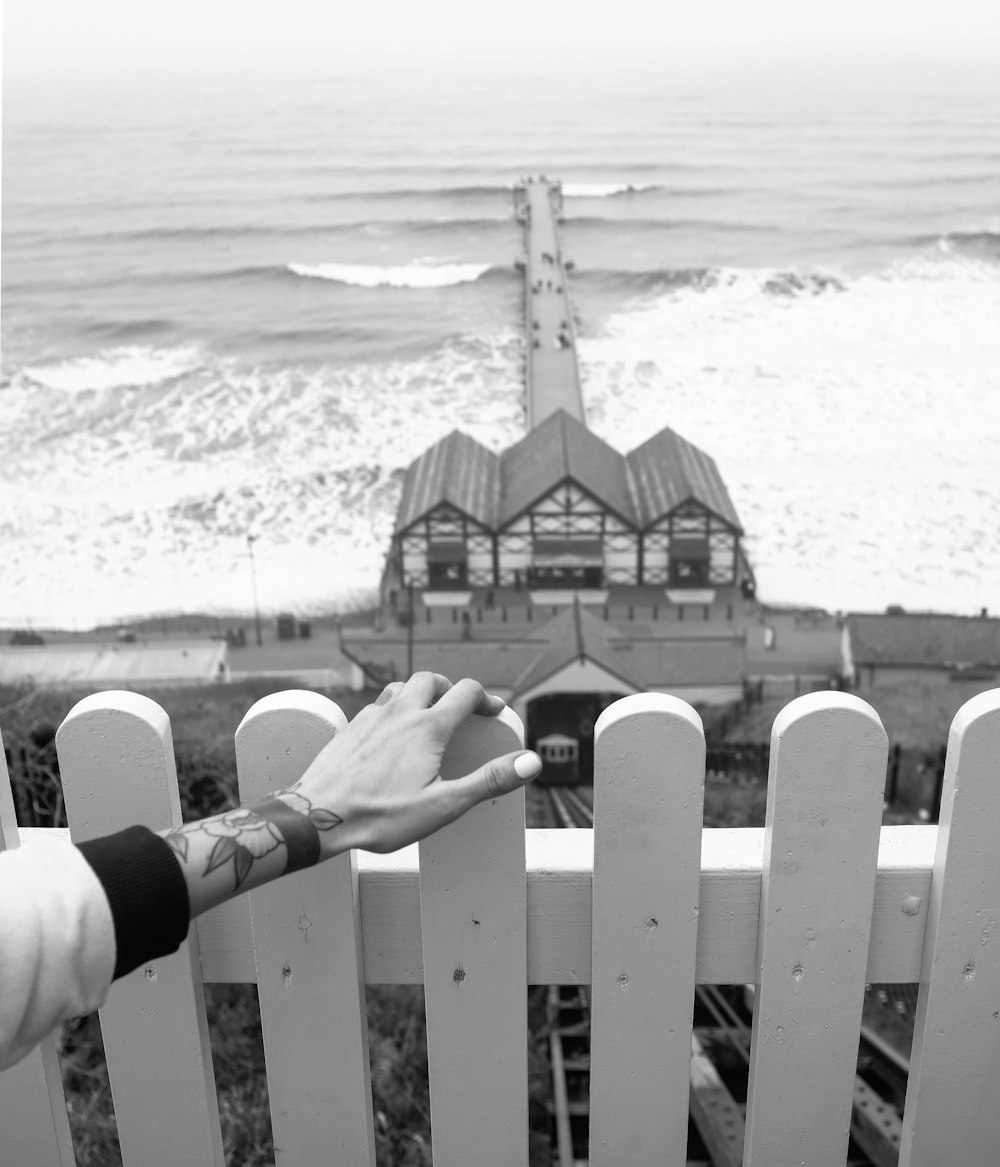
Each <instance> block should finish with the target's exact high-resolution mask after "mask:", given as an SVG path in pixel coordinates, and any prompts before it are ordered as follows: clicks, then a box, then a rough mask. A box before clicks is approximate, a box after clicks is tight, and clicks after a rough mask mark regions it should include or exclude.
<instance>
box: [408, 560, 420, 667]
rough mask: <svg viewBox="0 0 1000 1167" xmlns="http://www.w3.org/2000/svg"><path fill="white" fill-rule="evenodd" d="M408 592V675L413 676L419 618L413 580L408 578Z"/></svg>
mask: <svg viewBox="0 0 1000 1167" xmlns="http://www.w3.org/2000/svg"><path fill="white" fill-rule="evenodd" d="M406 594H407V597H408V601H409V602H408V608H409V612H410V619H409V620H408V621H407V626H406V675H407V677H412V676H413V622H414V620H416V618H417V613H416V612H415V611H414V608H413V580H412V579H411V580H407V583H406Z"/></svg>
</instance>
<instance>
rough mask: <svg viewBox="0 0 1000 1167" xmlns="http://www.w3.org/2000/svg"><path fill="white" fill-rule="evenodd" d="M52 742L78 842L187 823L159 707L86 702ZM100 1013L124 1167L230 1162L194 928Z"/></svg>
mask: <svg viewBox="0 0 1000 1167" xmlns="http://www.w3.org/2000/svg"><path fill="white" fill-rule="evenodd" d="M56 744H57V748H58V752H59V769H60V773H61V775H62V782H63V789H64V791H65V795H66V812H67V815H68V817H69V824H70V830H71V832H72V836H73V839H74V841H75V842H80V841H82V840H84V839H93V838H96V837H99V836H101V835H106V834H109V833H111V832H113V831H119V830H122V829H124V828H125V827H129V826H132V825H134V824H136V823H142V824H143V825H145V826H147V827H149V828H150V830H153V831H160V830H164V829H167V828H170V827H178V826H180V825H181V805H180V796H179V794H178V791H177V778H176V773H175V766H174V748H173V737H172V735H171V732H170V721H169V719H168V717H167V715H166V713H165V712H164V711H163V709H161V708H160V706H159V705H157V704H156V702H154V701H150V700H149V698H148V697H142V696H140V695H139V694H137V693H123V692H113V693H96V694H94V695H93V696H91V697H85V698H84V699H83V700H82V701H80V702H78V703H77V704H76V705H74V707H73V708H72V709H71V710H70V712H69V714H68V715H67V717H66V720H65V721H64V722H63V723H62V725H61V726H60V727H59V732H58V733H57V734H56ZM100 1014H101V1031H102V1033H103V1035H104V1052H105V1054H106V1055H107V1062H108V1073H109V1076H110V1078H111V1093H112V1097H113V1098H114V1102H115V1114H116V1117H117V1121H118V1137H119V1140H120V1142H121V1150H122V1161H123V1163H124V1164H125V1165H126V1167H129V1165H131V1164H142V1165H143V1167H147V1165H148V1167H161V1165H162V1167H176V1164H178V1163H198V1164H205V1165H206V1167H207V1165H208V1164H213V1165H215V1167H224V1163H225V1157H224V1154H223V1148H222V1133H221V1129H220V1126H219V1105H218V1098H217V1095H216V1091H215V1074H214V1071H213V1067H212V1049H211V1044H210V1041H209V1033H208V1022H207V1020H206V1017H205V999H204V989H203V986H202V982H201V971H200V960H199V955H198V937H197V932H196V931H195V930H194V929H192V930H191V931H190V932H189V934H188V939H187V940H186V941H185V942H184V943H183V944H182V945H181V947H180V949H179V950H178V951H177V952H176V953H173V954H172V955H170V956H161V957H159V958H157V959H156V960H155V961H151V962H150V963H149V964H148V965H146V966H145V967H140V968H137V969H135V970H134V971H133V972H131V973H129V974H128V975H127V976H125V977H122V978H121V979H120V980H118V981H117V982H116V983H115V985H114V986H113V987H112V990H111V993H110V995H109V997H108V1000H107V1002H106V1003H105V1005H104V1007H103V1008H102V1009H101V1011H100ZM152 1050H155V1051H156V1056H155V1057H154V1056H152V1055H151V1053H150V1051H152ZM151 1099H155V1105H150V1100H151Z"/></svg>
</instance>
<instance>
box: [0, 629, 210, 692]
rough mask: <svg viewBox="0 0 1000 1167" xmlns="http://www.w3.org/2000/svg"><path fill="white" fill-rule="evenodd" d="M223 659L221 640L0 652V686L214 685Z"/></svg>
mask: <svg viewBox="0 0 1000 1167" xmlns="http://www.w3.org/2000/svg"><path fill="white" fill-rule="evenodd" d="M227 658H228V653H227V648H226V643H225V641H222V640H197V641H181V640H164V641H152V642H149V643H144V644H52V645H44V646H35V645H32V646H30V647H24V648H0V682H19V681H24V680H28V679H30V680H32V681H34V682H35V683H36V684H39V685H77V684H79V685H83V686H87V685H99V686H109V685H115V684H120V685H135V684H153V683H154V682H166V683H171V682H173V683H180V682H184V681H189V682H198V681H214V680H216V679H217V678H218V676H219V665H220V664H223V665H225V662H226V660H227Z"/></svg>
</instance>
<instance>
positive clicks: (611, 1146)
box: [590, 693, 705, 1167]
mask: <svg viewBox="0 0 1000 1167" xmlns="http://www.w3.org/2000/svg"><path fill="white" fill-rule="evenodd" d="M594 753H595V763H594V770H595V773H594V878H593V886H594V892H593V940H592V947H593V959H592V966H593V973H592V981H593V984H592V989H591V1002H592V1005H591V1073H590V1080H591V1098H592V1101H591V1114H590V1163H591V1164H592V1167H621V1165H622V1164H626V1163H629V1164H631V1163H635V1164H640V1163H642V1164H652V1163H684V1162H685V1148H686V1145H687V1132H688V1096H689V1092H690V1081H689V1074H690V1062H691V1020H692V1008H693V1002H694V986H695V953H696V946H697V938H698V911H699V891H700V879H701V831H702V810H703V804H704V791H705V735H704V732H703V729H702V724H701V719H700V718H699V716H698V714H697V713H696V712H695V710H694V709H692V708H691V706H690V705H688V704H687V703H686V702H684V701H681V700H679V699H678V698H676V697H669V696H667V695H665V694H662V693H641V694H636V695H634V696H631V697H625V698H623V699H622V700H619V701H616V702H615V703H614V704H613V705H610V706H609V707H608V708H607V709H606V710H605V711H604V712H603V713H602V714H601V716H600V717H599V718H598V719H597V725H596V727H595V745H594Z"/></svg>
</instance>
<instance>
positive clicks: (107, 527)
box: [0, 256, 1000, 627]
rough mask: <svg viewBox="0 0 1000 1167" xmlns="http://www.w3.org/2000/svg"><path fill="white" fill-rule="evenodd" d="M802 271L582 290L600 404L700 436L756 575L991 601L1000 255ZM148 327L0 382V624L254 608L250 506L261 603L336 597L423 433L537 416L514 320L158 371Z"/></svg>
mask: <svg viewBox="0 0 1000 1167" xmlns="http://www.w3.org/2000/svg"><path fill="white" fill-rule="evenodd" d="M834 274H835V273H834ZM794 275H795V273H789V272H788V271H787V270H785V269H773V270H766V271H765V270H737V269H713V270H712V271H711V272H710V273H708V274H707V275H706V278H704V279H702V280H699V281H696V282H688V283H685V284H682V285H679V286H677V287H673V288H665V289H664V288H660V289H659V290H656V291H647V292H644V293H643V294H640V295H637V296H635V297H634V298H633V299H631V300H630V301H627V302H625V303H623V304H622V305H621V308H620V310H618V311H616V312H614V313H613V314H612V315H611V316H609V317H608V318H607V319H606V320H604V321H600V320H588V319H586V314H585V312H584V318H583V321H582V324H581V328H580V331H579V333H578V351H579V357H580V363H581V369H582V373H583V380H584V399H585V401H586V405H587V420H588V424H589V425H590V427H591V428H592V429H593V430H594V431H595V432H596V433H598V434H599V435H600V436H601V437H603V438H605V439H606V440H607V441H609V442H611V443H612V444H613V445H614V446H616V447H617V448H619V449H621V450H630V449H632V448H634V447H635V446H637V445H638V444H640V443H641V442H643V441H644V440H646V439H647V438H648V437H650V436H651V435H652V434H654V433H656V432H657V431H658V430H659V429H661V428H662V427H663V426H671V427H672V428H674V429H675V430H677V431H678V432H679V433H680V434H682V435H683V436H684V437H686V438H688V439H689V440H690V441H692V442H694V443H695V444H696V445H698V446H700V447H701V448H702V449H704V450H705V451H706V452H707V453H708V454H710V455H711V456H712V457H713V458H714V459H715V460H716V463H717V464H718V467H719V470H720V472H721V474H722V477H723V479H724V481H725V482H726V484H727V486H728V488H729V490H730V492H731V494H732V496H733V499H734V501H735V504H736V507H737V510H738V512H739V514H740V517H741V520H742V522H743V525H744V527H745V529H746V532H747V545H748V549H749V552H750V555H751V559H752V562H753V563H754V565H755V568H756V570H757V574H758V580H759V585H760V589H759V590H760V594H761V595H762V596H764V597H766V598H767V599H769V600H773V601H778V600H787V601H790V602H807V603H817V604H822V605H823V606H826V607H829V608H860V609H881V608H884V607H885V606H886V605H887V604H889V603H901V604H903V605H905V606H906V607H908V608H938V609H945V610H953V611H965V612H976V611H978V610H979V608H980V607H982V606H983V605H987V606H990V607H993V606H995V604H996V599H995V597H996V595H997V593H998V592H1000V537H998V535H997V531H1000V496H998V493H997V491H996V489H995V481H996V470H995V466H996V456H995V435H996V433H998V432H1000V395H998V394H997V393H996V391H995V386H996V369H997V368H998V367H1000V333H998V330H997V329H996V327H995V323H996V320H997V318H998V315H1000V268H998V267H997V266H996V265H993V264H989V263H986V262H978V261H974V260H969V259H966V260H962V259H958V258H954V257H943V256H938V257H934V258H929V257H926V256H925V257H922V258H913V259H910V260H906V261H901V262H899V263H897V264H894V265H892V266H889V267H886V268H884V269H883V270H881V271H878V272H876V273H873V274H870V275H866V276H850V275H842V274H841V275H839V276H838V277H837V280H836V282H833V281H832V280H828V278H827V275H826V274H824V275H823V276H822V278H820V279H813V278H812V277H811V275H810V273H807V272H803V273H799V275H797V276H795V278H791V277H792V276H794ZM581 307H582V306H581ZM140 351H141V353H142V356H141V360H139V359H137V362H136V366H135V368H136V369H138V368H146V369H147V372H148V373H149V375H148V376H146V377H140V376H137V373H136V371H135V369H133V371H131V372H129V373H128V374H127V375H125V374H124V373H122V372H121V369H122V368H124V367H125V365H126V364H127V362H125V361H124V360H123V358H122V355H121V350H109V351H107V352H105V353H103V354H99V357H97V358H88V360H90V361H91V362H94V363H93V364H92V365H90V366H84V365H82V363H81V362H63V363H62V364H53V365H46V366H35V367H33V368H32V369H31V370H22V371H21V372H20V373H15V374H14V375H13V376H12V378H11V384H10V386H9V388H8V389H6V390H5V391H4V392H3V393H0V496H2V497H3V498H4V500H5V506H4V508H3V509H2V510H0V544H2V545H3V546H4V555H3V556H2V557H0V598H2V599H0V624H10V623H24V622H27V621H28V620H30V621H32V622H33V623H35V624H38V625H44V624H52V623H55V624H61V625H67V626H72V625H73V623H74V621H75V622H76V623H77V624H78V626H80V627H86V626H88V624H92V623H94V622H98V621H100V622H104V621H110V620H115V619H120V618H128V617H130V616H132V617H134V616H139V615H143V614H149V613H155V612H158V611H173V612H176V611H197V610H208V611H215V612H220V613H225V612H239V611H242V612H244V613H245V612H248V611H250V610H252V593H251V589H250V572H249V563H248V561H247V557H246V535H247V534H248V533H253V534H256V535H258V536H259V541H258V543H257V544H256V545H255V554H256V560H257V572H258V591H259V596H260V602H261V605H262V607H263V609H264V610H265V611H266V612H277V611H281V610H283V609H290V610H295V611H297V612H299V613H300V614H302V615H306V614H310V613H311V614H318V613H320V612H328V611H331V610H337V609H340V610H343V609H344V608H345V607H347V606H350V605H352V604H358V603H361V602H363V601H365V600H368V599H370V598H371V597H372V595H373V594H374V592H375V589H376V588H377V585H378V581H379V578H380V575H381V571H382V566H383V562H384V555H385V551H386V548H387V546H388V543H389V539H390V537H391V534H392V527H393V521H394V517H395V511H396V507H397V505H398V502H399V497H400V490H401V483H402V476H403V472H404V471H405V468H406V466H407V465H409V463H410V462H411V461H412V460H413V459H415V458H416V457H418V456H419V455H420V454H421V453H422V452H423V451H424V450H425V449H427V447H428V446H429V445H431V443H433V442H435V441H437V440H438V439H439V438H441V437H443V436H444V435H445V434H446V433H448V432H449V431H450V430H452V429H454V428H458V429H460V430H463V431H464V432H466V433H469V434H471V435H472V436H473V437H475V438H477V439H478V440H479V441H481V442H483V443H484V444H486V445H487V446H488V447H489V448H490V449H492V450H495V451H500V450H503V449H505V448H507V447H508V446H509V445H511V444H512V443H513V442H515V441H516V440H517V439H518V438H519V437H521V436H523V433H524V413H523V400H524V399H523V388H522V380H521V362H522V359H523V345H522V340H521V337H520V335H519V333H517V332H516V331H506V332H502V333H497V334H490V335H478V334H468V335H465V336H463V337H461V338H460V339H457V340H454V341H451V342H448V343H447V344H444V345H442V346H441V347H440V348H439V349H438V350H437V351H435V352H434V353H432V354H430V355H428V356H423V357H419V358H407V359H400V360H395V361H388V360H384V361H374V360H373V361H370V362H369V363H367V364H358V365H352V366H339V365H337V366H335V365H328V366H320V367H315V366H309V365H305V364H303V365H301V366H298V365H291V366H288V365H283V366H279V367H275V366H266V365H262V364H255V363H253V362H251V361H249V360H247V359H245V358H243V359H237V358H225V359H223V358H221V357H219V356H218V355H215V354H212V353H211V352H208V351H206V352H202V353H200V354H198V355H197V360H196V359H195V354H194V353H193V352H192V353H189V354H188V356H187V357H186V358H185V359H186V360H187V361H188V362H189V366H190V370H191V371H189V372H187V373H182V374H181V375H180V376H175V377H174V378H173V379H172V380H171V379H169V378H167V379H166V380H164V377H165V376H166V374H168V373H170V372H175V371H176V370H177V369H179V368H182V367H183V361H182V359H181V357H180V355H179V354H180V353H183V352H185V351H186V350H158V349H149V350H140ZM164 352H166V353H172V354H173V356H172V357H170V358H169V359H167V358H162V354H163V353H164ZM155 354H161V356H160V357H157V356H155ZM84 367H89V368H90V370H91V372H90V374H88V375H87V376H86V377H84V376H83V374H82V373H81V372H80V369H81V368H84ZM68 368H69V369H75V370H76V375H78V376H79V378H80V379H79V381H75V380H73V377H72V376H70V374H69V373H67V371H66V370H67V369H68ZM101 370H103V372H102V371H101ZM109 370H118V373H119V374H120V375H118V374H116V375H115V376H114V377H112V376H111V372H110V371H109ZM29 373H30V374H31V375H30V376H29ZM154 374H155V375H154ZM67 378H69V380H70V381H72V383H73V384H74V386H75V387H76V388H87V387H90V388H93V387H95V386H97V385H103V386H105V387H107V386H113V387H114V393H113V396H112V397H111V398H110V401H109V399H108V395H107V394H99V393H98V394H87V393H81V392H67V391H66V385H67V383H68V382H67Z"/></svg>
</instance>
